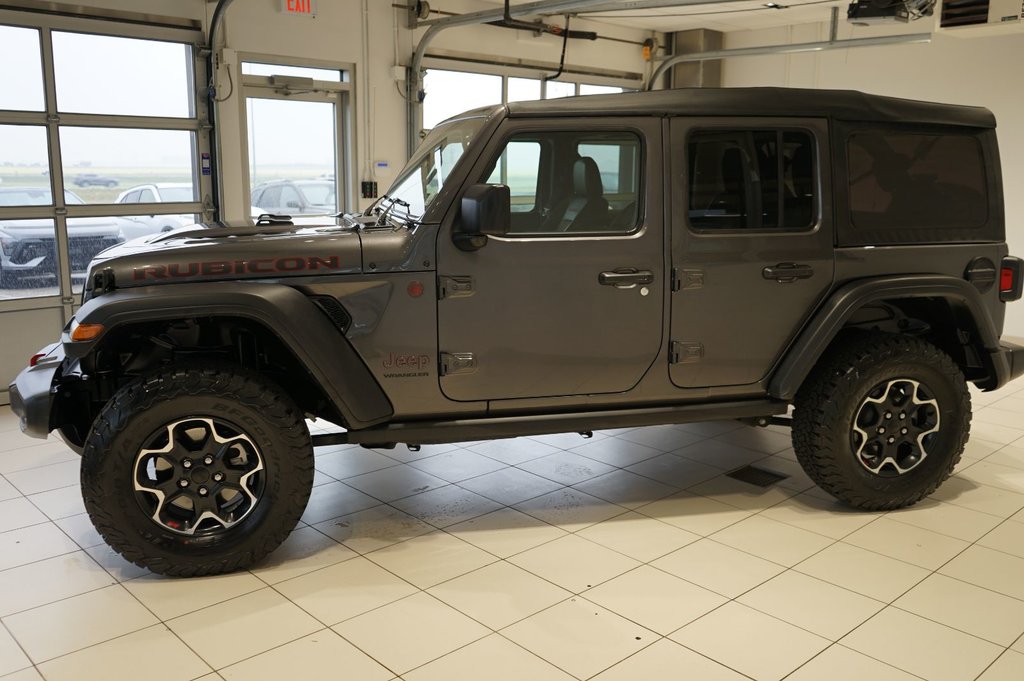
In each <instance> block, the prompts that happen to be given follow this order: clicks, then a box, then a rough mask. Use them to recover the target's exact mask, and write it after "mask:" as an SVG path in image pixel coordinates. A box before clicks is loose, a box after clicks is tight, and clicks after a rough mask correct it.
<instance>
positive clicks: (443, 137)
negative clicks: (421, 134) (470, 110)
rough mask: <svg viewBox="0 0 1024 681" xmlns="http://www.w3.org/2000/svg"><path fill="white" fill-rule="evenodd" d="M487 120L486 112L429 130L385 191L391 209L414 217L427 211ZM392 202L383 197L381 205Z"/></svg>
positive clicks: (395, 214)
mask: <svg viewBox="0 0 1024 681" xmlns="http://www.w3.org/2000/svg"><path fill="white" fill-rule="evenodd" d="M486 120H487V117H486V116H474V117H472V118H460V119H456V120H453V121H450V122H447V123H442V124H441V125H439V126H437V127H436V128H434V129H433V130H431V131H430V134H429V135H427V137H426V139H424V140H423V143H422V144H421V145H420V147H419V149H417V150H416V154H415V155H414V156H413V158H412V160H411V161H409V163H408V164H406V166H405V169H403V170H402V173H401V174H400V175H399V176H398V180H397V181H396V182H395V183H394V184H393V185H392V186H391V189H390V191H388V193H387V196H388V197H389V198H391V199H396V201H394V203H395V204H396V206H395V208H394V210H393V211H392V214H393V215H394V216H395V217H397V218H404V217H406V216H407V215H408V216H410V217H411V218H412V219H416V218H419V217H421V216H422V215H423V213H424V212H426V210H427V207H428V206H430V203H431V201H433V200H434V197H436V196H437V194H438V192H440V191H441V187H442V186H444V183H445V180H447V179H448V176H449V175H450V174H451V172H452V169H453V168H454V167H455V164H456V163H458V161H459V159H460V158H462V155H463V154H464V153H465V151H466V149H468V148H469V145H470V143H471V142H472V141H473V138H474V137H476V134H477V133H478V132H480V128H482V127H483V124H484V122H485V121H486ZM401 202H405V203H406V204H408V206H405V205H403V203H401ZM391 203H392V202H391V201H388V200H387V199H383V200H382V207H383V208H384V209H387V208H388V206H390V205H391Z"/></svg>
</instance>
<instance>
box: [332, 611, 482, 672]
mask: <svg viewBox="0 0 1024 681" xmlns="http://www.w3.org/2000/svg"><path fill="white" fill-rule="evenodd" d="M334 630H335V631H336V632H338V633H339V634H341V635H342V636H344V637H345V638H346V639H348V640H349V641H351V642H352V643H354V644H355V645H356V646H357V647H358V648H359V649H360V650H362V651H363V652H365V653H367V654H368V655H370V656H371V657H372V658H373V659H375V660H377V661H378V662H380V663H381V664H383V665H384V666H386V667H387V668H388V669H390V670H391V671H393V672H395V673H396V674H405V673H406V672H408V671H410V670H412V669H415V668H416V667H419V666H421V665H424V664H426V663H427V662H430V661H432V660H436V659H437V658H439V657H441V656H442V655H445V654H447V653H450V652H452V651H453V650H456V649H458V648H461V647H463V646H465V645H467V644H469V643H472V642H473V641H476V640H478V639H481V638H483V637H484V636H487V635H488V634H490V633H491V632H490V630H489V629H488V628H487V627H485V626H483V625H481V624H479V623H478V622H475V621H473V620H472V619H470V618H468V617H466V616H465V615H463V614H461V613H459V612H458V611H457V610H455V609H453V608H451V607H450V606H448V605H445V604H444V603H442V602H441V601H439V600H437V599H436V598H434V597H433V596H431V595H429V594H426V593H418V594H414V595H412V596H409V597H407V598H403V599H402V600H400V601H395V602H394V603H391V604H390V605H386V606H384V607H383V608H379V609H377V610H373V611H371V612H368V613H366V614H365V615H360V616H359V617H355V618H353V619H351V620H348V621H347V622H342V623H341V624H339V625H337V626H335V627H334ZM398 642H401V643H400V645H396V643H398Z"/></svg>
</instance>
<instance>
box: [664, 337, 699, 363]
mask: <svg viewBox="0 0 1024 681" xmlns="http://www.w3.org/2000/svg"><path fill="white" fill-rule="evenodd" d="M702 359H704V345H703V344H702V343H694V342H690V341H672V344H671V345H670V346H669V352H668V363H669V364H696V363H697V362H699V361H701V360H702Z"/></svg>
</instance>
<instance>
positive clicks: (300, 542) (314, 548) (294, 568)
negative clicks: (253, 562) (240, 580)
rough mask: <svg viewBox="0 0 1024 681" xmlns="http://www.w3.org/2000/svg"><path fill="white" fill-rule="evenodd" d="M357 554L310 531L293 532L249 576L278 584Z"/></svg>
mask: <svg viewBox="0 0 1024 681" xmlns="http://www.w3.org/2000/svg"><path fill="white" fill-rule="evenodd" d="M356 555H357V554H356V552H355V551H353V550H352V549H349V548H347V547H345V546H342V545H341V544H339V543H338V542H336V541H335V540H334V539H332V538H331V537H328V536H326V535H324V534H322V533H320V532H319V531H317V530H316V529H314V528H312V527H300V528H298V529H296V530H292V533H291V534H290V535H288V538H287V539H285V541H284V543H283V544H281V546H279V547H277V549H275V550H274V552H273V553H271V554H270V555H269V556H267V557H266V558H264V559H263V560H261V561H260V562H259V564H258V565H257V566H256V567H254V568H253V569H252V573H253V574H254V575H256V576H257V577H259V578H260V579H261V580H263V581H264V582H266V583H267V584H277V583H278V582H282V581H284V580H286V579H291V578H292V577H298V576H299V575H304V574H306V573H307V572H312V571H313V570H319V569H320V568H324V567H327V566H328V565H334V564H335V563H340V562H341V561H343V560H348V559H350V558H354V557H355V556H356Z"/></svg>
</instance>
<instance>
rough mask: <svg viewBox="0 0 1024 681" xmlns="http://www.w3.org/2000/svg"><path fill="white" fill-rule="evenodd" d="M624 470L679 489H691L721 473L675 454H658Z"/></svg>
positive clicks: (716, 469) (711, 467)
mask: <svg viewBox="0 0 1024 681" xmlns="http://www.w3.org/2000/svg"><path fill="white" fill-rule="evenodd" d="M626 470H628V471H629V472H631V473H636V474H637V475H642V476H644V477H645V478H650V479H651V480H656V481H658V482H660V483H662V484H665V485H671V486H672V487H678V488H679V489H686V488H688V487H693V486H694V485H698V484H700V483H702V482H704V481H706V480H710V479H711V478H713V477H715V476H716V475H719V474H720V473H721V472H722V471H721V470H719V469H718V468H715V467H714V466H708V465H707V464H703V463H699V462H697V461H693V460H692V459H685V458H683V457H681V456H676V455H675V454H660V455H658V456H656V457H654V458H651V459H647V460H645V461H641V462H640V463H635V464H633V465H632V466H628V467H627V468H626Z"/></svg>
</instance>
